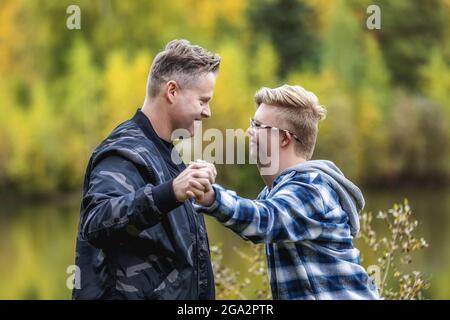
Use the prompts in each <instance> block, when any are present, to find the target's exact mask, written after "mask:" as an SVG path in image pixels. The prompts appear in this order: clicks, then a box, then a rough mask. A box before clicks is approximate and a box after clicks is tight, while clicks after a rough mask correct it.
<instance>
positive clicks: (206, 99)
mask: <svg viewBox="0 0 450 320" xmlns="http://www.w3.org/2000/svg"><path fill="white" fill-rule="evenodd" d="M200 100H203V101H209V100H211V97H210V96H201V97H200Z"/></svg>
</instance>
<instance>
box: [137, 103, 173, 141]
mask: <svg viewBox="0 0 450 320" xmlns="http://www.w3.org/2000/svg"><path fill="white" fill-rule="evenodd" d="M166 110H167V108H164V106H163V105H162V103H161V101H158V98H156V99H154V100H151V99H149V98H148V97H146V98H145V101H144V104H143V106H142V108H141V111H142V112H143V113H144V114H145V116H146V117H147V118H148V120H149V121H150V123H151V124H152V127H153V130H155V132H156V134H157V135H158V137H160V138H161V139H163V140H164V141H167V142H172V132H173V130H172V124H171V122H170V120H169V117H168V115H167V112H166Z"/></svg>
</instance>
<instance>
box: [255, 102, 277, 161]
mask: <svg viewBox="0 0 450 320" xmlns="http://www.w3.org/2000/svg"><path fill="white" fill-rule="evenodd" d="M253 119H254V121H255V122H256V123H257V124H262V125H267V126H271V127H280V125H279V119H277V113H276V107H274V106H271V105H267V104H265V103H262V104H261V105H260V106H259V107H258V109H257V110H256V112H255V115H254V116H253ZM247 132H248V134H249V136H250V154H251V156H252V157H253V159H255V157H256V160H257V163H258V165H268V161H269V160H270V159H272V158H275V156H276V159H278V157H279V147H278V146H279V134H280V132H279V131H278V130H271V129H265V128H249V129H248V130H247ZM274 147H275V148H274ZM272 148H274V150H272ZM275 153H278V154H275Z"/></svg>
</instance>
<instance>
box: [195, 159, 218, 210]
mask: <svg viewBox="0 0 450 320" xmlns="http://www.w3.org/2000/svg"><path fill="white" fill-rule="evenodd" d="M194 163H198V164H205V165H206V166H208V168H209V169H211V170H212V171H213V173H214V178H215V177H216V176H217V170H216V167H215V166H214V165H213V164H212V163H209V162H206V161H203V160H197V161H196V162H194ZM190 185H191V187H193V188H195V189H198V188H199V187H200V186H199V185H198V183H197V181H191V182H190ZM203 187H204V190H203V191H204V194H203V196H201V197H195V200H196V202H197V203H198V204H201V205H203V206H206V207H209V206H211V205H212V204H213V203H214V200H215V199H216V195H215V192H214V189H213V188H212V186H211V185H203Z"/></svg>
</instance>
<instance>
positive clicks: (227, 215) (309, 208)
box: [196, 180, 324, 243]
mask: <svg viewBox="0 0 450 320" xmlns="http://www.w3.org/2000/svg"><path fill="white" fill-rule="evenodd" d="M213 188H214V191H215V194H216V199H215V202H214V203H213V204H212V205H211V206H210V207H204V206H198V205H196V208H197V210H198V211H200V212H203V213H206V214H208V215H211V216H213V217H215V218H216V219H217V220H219V221H220V222H221V223H223V224H224V225H225V226H226V227H228V228H230V229H232V230H233V231H234V232H235V233H237V234H238V235H240V236H241V237H242V238H244V239H246V240H250V241H252V242H254V243H264V242H265V243H269V242H279V241H300V240H305V239H308V240H312V239H315V238H317V237H319V236H320V234H321V233H322V230H323V225H322V223H323V222H321V221H323V218H322V217H321V216H320V215H321V213H322V212H324V204H323V199H322V196H321V194H320V192H319V190H318V188H317V187H316V186H313V185H311V184H306V183H302V182H299V181H295V180H291V181H289V182H287V183H284V184H283V185H282V186H281V187H280V188H278V189H277V190H274V191H273V194H272V195H271V196H270V198H268V199H262V200H250V199H245V198H241V197H239V196H237V195H236V193H235V192H234V191H229V190H226V189H224V188H223V187H221V186H219V185H217V184H215V185H213Z"/></svg>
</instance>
